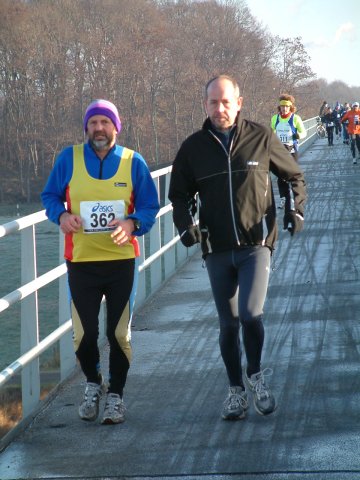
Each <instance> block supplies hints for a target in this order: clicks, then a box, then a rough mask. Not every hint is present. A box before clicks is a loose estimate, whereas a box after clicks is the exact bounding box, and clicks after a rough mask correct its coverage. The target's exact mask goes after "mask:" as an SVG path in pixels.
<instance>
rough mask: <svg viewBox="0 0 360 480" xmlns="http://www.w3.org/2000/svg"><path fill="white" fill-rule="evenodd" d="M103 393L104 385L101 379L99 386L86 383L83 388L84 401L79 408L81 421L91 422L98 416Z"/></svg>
mask: <svg viewBox="0 0 360 480" xmlns="http://www.w3.org/2000/svg"><path fill="white" fill-rule="evenodd" d="M104 391H105V384H104V382H103V379H102V378H101V385H99V384H97V383H91V382H88V383H87V384H86V387H85V393H84V400H83V401H82V403H81V405H80V407H79V416H80V418H81V419H82V420H86V421H88V422H93V421H94V420H96V419H97V417H98V415H99V402H100V398H101V396H102V395H103V393H104Z"/></svg>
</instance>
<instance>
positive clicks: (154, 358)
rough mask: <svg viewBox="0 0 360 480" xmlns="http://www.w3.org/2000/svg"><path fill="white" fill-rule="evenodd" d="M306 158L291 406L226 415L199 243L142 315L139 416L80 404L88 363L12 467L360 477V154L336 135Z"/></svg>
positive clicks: (132, 397) (271, 359)
mask: <svg viewBox="0 0 360 480" xmlns="http://www.w3.org/2000/svg"><path fill="white" fill-rule="evenodd" d="M300 163H301V165H302V167H303V169H304V171H305V175H306V180H307V184H308V193H309V201H308V205H307V210H306V220H305V230H304V231H303V232H302V233H301V234H299V235H298V236H295V237H294V238H293V239H291V238H290V236H289V235H288V234H287V233H286V232H283V231H280V235H279V241H278V243H277V249H276V252H275V255H274V258H273V264H272V273H271V278H270V288H269V293H268V298H267V302H266V306H265V328H266V339H265V348H264V355H263V366H264V367H271V368H272V369H273V370H274V373H273V376H272V378H271V386H272V389H273V391H274V393H275V394H276V396H277V399H278V408H277V411H276V412H275V413H274V414H273V415H271V416H269V417H261V416H259V415H257V414H256V413H255V411H254V409H253V408H250V409H249V411H248V415H247V417H246V419H245V420H242V421H238V422H225V421H223V420H221V418H220V409H221V405H222V402H223V400H224V398H225V394H226V391H227V381H226V376H225V370H224V367H223V364H222V361H221V359H220V353H219V347H218V340H217V337H218V325H217V315H216V311H215V307H214V303H213V301H212V295H211V291H210V287H209V282H208V279H207V274H206V270H205V269H204V268H202V262H201V257H200V254H196V255H195V257H194V258H193V259H192V260H191V261H190V262H189V263H188V264H187V265H186V266H185V267H184V268H182V269H181V270H180V271H179V272H178V273H177V274H176V276H175V277H173V278H172V279H171V280H170V281H169V282H168V283H167V284H166V286H165V287H164V288H163V289H162V291H161V292H160V293H158V294H157V295H156V296H155V297H153V298H152V300H151V301H150V302H149V303H148V304H147V305H146V308H144V309H143V310H141V311H140V312H139V313H138V314H137V315H136V317H135V319H134V329H133V346H134V361H133V364H132V367H131V369H130V373H129V379H128V383H127V388H126V393H125V402H126V405H127V419H126V422H125V423H124V424H122V425H116V426H103V425H100V424H99V423H98V422H95V423H85V422H82V421H81V420H80V419H79V418H78V415H77V406H78V403H79V401H80V399H81V397H82V393H83V388H84V378H83V376H82V374H80V373H79V374H77V375H75V376H74V377H73V378H72V379H71V380H70V381H69V382H66V383H65V384H64V385H63V386H62V387H61V388H60V390H59V393H58V394H57V395H56V397H55V398H54V399H53V400H52V402H51V403H50V404H49V405H48V406H47V407H46V409H44V410H43V411H42V412H41V413H40V414H39V415H38V416H37V417H36V419H35V420H34V422H33V423H32V424H31V425H30V427H28V428H27V429H26V430H25V431H24V432H23V433H21V434H20V435H19V436H18V437H17V438H16V439H15V440H14V441H13V442H12V443H11V444H10V445H9V446H8V447H7V448H6V449H5V450H4V451H3V452H2V453H1V454H0V479H2V480H10V479H11V480H15V479H16V480H18V479H35V478H36V479H47V480H50V479H57V480H59V479H72V480H75V479H76V480H80V479H96V480H100V479H103V480H105V479H130V478H131V479H140V478H141V479H147V478H149V479H150V478H161V479H170V478H171V479H173V480H176V479H192V480H194V479H205V478H206V479H217V480H225V479H232V478H236V479H241V480H253V479H257V480H259V479H262V480H299V479H301V480H305V479H308V480H313V479H314V480H325V479H326V480H335V479H336V480H350V479H351V480H355V479H360V441H359V437H360V355H359V353H360V323H359V311H360V278H359V277H360V268H359V267H360V256H359V247H360V201H359V199H360V193H359V192H360V163H359V164H358V165H353V164H352V159H351V156H350V151H349V147H347V146H344V145H343V144H342V142H340V141H338V142H337V143H336V144H335V146H334V147H328V146H327V145H326V140H317V141H316V143H315V144H314V145H313V146H312V147H310V148H309V149H308V150H307V151H306V152H305V153H304V154H303V156H302V157H301V159H300ZM279 212H280V215H279V222H281V211H279ZM103 354H104V363H106V351H105V352H104V353H103Z"/></svg>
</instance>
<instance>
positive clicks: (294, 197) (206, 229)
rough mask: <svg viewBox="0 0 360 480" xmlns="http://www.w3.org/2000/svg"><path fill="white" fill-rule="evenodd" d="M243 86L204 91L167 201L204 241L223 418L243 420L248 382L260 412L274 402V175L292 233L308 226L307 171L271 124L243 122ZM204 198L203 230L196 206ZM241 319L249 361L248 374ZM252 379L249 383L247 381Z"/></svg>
mask: <svg viewBox="0 0 360 480" xmlns="http://www.w3.org/2000/svg"><path fill="white" fill-rule="evenodd" d="M242 101H243V99H242V97H240V92H239V86H238V84H237V82H236V81H235V80H234V79H233V78H231V77H229V76H227V75H220V76H217V77H215V78H213V79H211V80H210V81H209V82H208V83H207V85H206V87H205V100H204V105H205V110H206V113H207V116H208V118H207V119H206V120H205V122H204V125H203V128H202V129H201V130H199V131H198V132H195V133H194V134H192V135H190V137H188V138H187V139H186V140H185V141H184V142H183V144H182V145H181V147H180V149H179V151H178V153H177V155H176V158H175V161H174V164H173V170H172V176H171V182H170V190H169V199H170V201H171V202H172V205H173V209H174V210H173V218H174V223H175V225H176V227H177V229H178V231H179V234H180V238H181V241H182V243H183V244H184V245H185V246H186V247H190V246H192V245H194V244H195V243H197V242H201V248H202V252H203V257H204V259H205V263H206V267H207V270H208V274H209V279H210V284H211V288H212V292H213V295H214V300H215V304H216V308H217V311H218V315H219V322H220V336H219V343H220V351H221V355H222V358H223V361H224V364H225V367H226V371H227V375H228V379H229V385H230V386H229V391H228V395H227V397H226V400H225V402H224V405H223V409H222V418H224V419H241V418H244V417H245V410H246V409H247V408H248V398H247V392H246V388H245V384H246V387H247V389H248V390H249V391H250V392H251V393H252V395H253V401H254V406H255V409H256V411H257V412H258V413H260V414H261V415H267V414H270V413H272V412H273V411H274V410H275V408H276V402H275V398H274V396H273V394H272V392H271V390H270V388H269V387H268V385H267V382H266V380H265V377H266V376H268V375H270V374H271V373H272V370H271V369H270V368H265V369H262V368H261V353H262V348H263V343H264V326H263V321H262V317H263V306H264V303H265V298H266V292H267V287H268V279H269V272H270V257H271V252H272V250H273V248H274V244H275V241H276V238H277V224H276V209H275V203H274V195H273V190H272V184H271V178H270V172H272V173H273V174H275V175H276V176H277V177H279V178H282V179H283V180H286V181H287V182H290V184H291V206H290V208H287V209H286V210H285V215H284V229H286V230H289V232H290V234H291V235H294V233H296V232H299V231H300V230H302V228H303V212H304V203H305V200H306V190H305V180H304V176H303V173H302V171H301V170H300V168H299V166H298V165H297V164H296V162H294V161H293V159H292V157H291V155H290V153H289V152H288V151H287V150H286V149H285V148H284V147H283V145H282V144H281V142H280V140H279V139H278V138H277V137H276V135H275V134H274V133H273V132H272V130H271V128H269V127H265V126H262V125H259V124H257V123H254V122H250V121H248V120H246V119H243V118H241V115H240V110H241V106H242ZM196 194H198V195H199V205H200V208H199V227H200V228H199V227H198V226H197V225H196V222H195V221H194V218H193V212H192V211H191V209H190V205H192V204H193V202H192V200H193V198H194V196H195V195H196ZM240 325H241V326H242V338H243V344H244V350H245V355H246V360H247V366H246V371H245V375H244V377H243V374H242V365H241V347H240V338H239V333H240ZM244 380H245V383H244Z"/></svg>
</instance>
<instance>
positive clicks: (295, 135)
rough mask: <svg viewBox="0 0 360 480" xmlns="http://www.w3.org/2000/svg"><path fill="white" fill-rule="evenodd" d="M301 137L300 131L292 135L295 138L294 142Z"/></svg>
mask: <svg viewBox="0 0 360 480" xmlns="http://www.w3.org/2000/svg"><path fill="white" fill-rule="evenodd" d="M299 138H300V135H299V134H298V133H294V135H293V136H292V139H293V141H294V142H295V141H296V140H299Z"/></svg>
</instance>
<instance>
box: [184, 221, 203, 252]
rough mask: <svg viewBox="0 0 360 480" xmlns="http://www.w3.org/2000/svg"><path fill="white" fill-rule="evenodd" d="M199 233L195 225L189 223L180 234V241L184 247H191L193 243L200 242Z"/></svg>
mask: <svg viewBox="0 0 360 480" xmlns="http://www.w3.org/2000/svg"><path fill="white" fill-rule="evenodd" d="M200 239H201V233H200V230H199V228H198V227H197V226H196V225H190V227H188V228H187V230H184V231H183V232H182V233H181V234H180V240H181V243H182V244H183V245H184V247H187V248H189V247H192V246H193V245H195V243H200Z"/></svg>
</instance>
